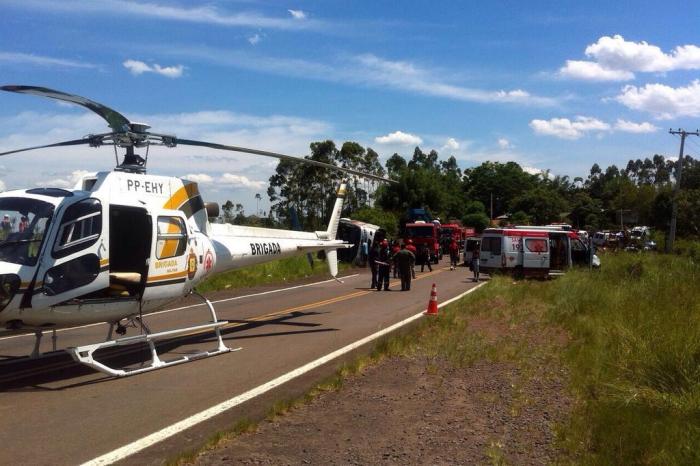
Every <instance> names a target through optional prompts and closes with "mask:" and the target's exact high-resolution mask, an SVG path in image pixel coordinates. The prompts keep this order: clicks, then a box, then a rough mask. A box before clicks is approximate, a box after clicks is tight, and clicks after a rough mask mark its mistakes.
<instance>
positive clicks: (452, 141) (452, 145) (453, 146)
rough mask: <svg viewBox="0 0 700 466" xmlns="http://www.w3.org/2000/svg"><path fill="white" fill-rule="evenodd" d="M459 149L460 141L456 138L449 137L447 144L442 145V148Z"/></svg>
mask: <svg viewBox="0 0 700 466" xmlns="http://www.w3.org/2000/svg"><path fill="white" fill-rule="evenodd" d="M457 149H459V142H457V140H456V139H455V138H447V141H445V145H443V146H442V148H441V149H440V150H457Z"/></svg>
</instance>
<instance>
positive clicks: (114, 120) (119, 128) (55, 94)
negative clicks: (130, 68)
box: [0, 86, 131, 132]
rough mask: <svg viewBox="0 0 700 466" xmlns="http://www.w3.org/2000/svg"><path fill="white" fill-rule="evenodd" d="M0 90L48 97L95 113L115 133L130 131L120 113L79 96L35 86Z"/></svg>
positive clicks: (8, 87)
mask: <svg viewBox="0 0 700 466" xmlns="http://www.w3.org/2000/svg"><path fill="white" fill-rule="evenodd" d="M0 89H2V90H3V91H8V92H18V93H20V94H32V95H36V96H39V97H48V98H50V99H56V100H62V101H64V102H70V103H73V104H77V105H80V106H82V107H85V108H87V109H89V110H92V111H93V112H95V113H97V114H98V115H99V116H101V117H102V118H103V119H105V120H106V121H107V123H108V124H109V127H110V128H112V129H113V130H114V131H115V132H124V131H129V130H130V129H131V122H130V121H129V120H128V119H127V118H126V117H125V116H124V115H122V114H121V113H119V112H117V111H116V110H112V109H111V108H109V107H106V106H104V105H102V104H100V103H98V102H94V101H92V100H90V99H86V98H85V97H81V96H79V95H72V94H66V93H65V92H61V91H55V90H53V89H48V88H46V87H36V86H1V87H0Z"/></svg>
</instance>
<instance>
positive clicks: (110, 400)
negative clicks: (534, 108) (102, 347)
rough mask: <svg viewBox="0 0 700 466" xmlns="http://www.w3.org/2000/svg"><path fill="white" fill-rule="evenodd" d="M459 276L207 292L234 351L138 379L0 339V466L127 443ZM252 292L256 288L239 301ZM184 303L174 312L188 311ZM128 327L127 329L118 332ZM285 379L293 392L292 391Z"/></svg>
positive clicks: (130, 360) (145, 458) (195, 318)
mask: <svg viewBox="0 0 700 466" xmlns="http://www.w3.org/2000/svg"><path fill="white" fill-rule="evenodd" d="M470 275H471V274H470V272H469V271H468V269H466V268H464V267H460V268H458V269H457V270H456V271H450V270H449V269H448V268H446V267H445V262H443V263H442V264H440V266H437V267H436V268H434V269H433V272H432V273H427V272H426V273H424V274H421V273H418V277H417V280H415V281H414V282H413V288H412V290H411V291H410V292H400V291H397V290H398V289H400V284H399V283H398V281H396V280H392V291H391V292H384V291H382V292H377V291H374V290H369V289H368V288H367V286H368V285H369V276H368V275H367V274H366V272H365V273H363V274H361V275H359V276H355V277H350V278H346V279H345V280H344V281H345V283H343V284H341V283H338V282H335V281H328V282H325V283H319V284H312V285H310V286H304V287H299V288H296V289H291V290H283V291H279V292H272V293H269V292H270V291H273V290H275V289H279V288H284V287H276V288H273V287H261V288H258V289H253V290H238V291H236V292H232V293H218V294H215V295H213V296H211V298H212V299H213V300H219V302H218V303H216V304H215V307H216V309H217V312H218V315H219V319H221V320H224V319H225V320H229V322H230V325H229V326H228V327H227V328H226V330H225V336H224V341H225V342H226V344H227V345H228V346H230V347H238V346H240V347H242V349H241V350H240V351H236V352H231V353H225V354H222V355H219V356H215V357H211V358H206V359H202V360H198V361H195V362H192V363H187V364H183V365H178V366H173V367H171V368H166V369H162V370H157V371H153V372H150V373H146V374H141V375H136V376H132V377H127V378H122V379H111V378H107V377H105V376H104V375H103V374H100V373H97V372H94V371H92V370H90V369H88V368H84V367H82V366H79V365H77V364H75V363H73V361H72V360H71V359H70V357H69V356H67V354H66V353H64V352H62V351H58V352H50V350H51V346H52V345H51V338H50V334H49V335H47V336H46V337H45V338H44V341H43V342H42V350H43V351H49V353H48V354H47V355H46V356H45V357H42V358H40V359H35V360H29V359H28V358H27V357H26V356H25V355H27V354H29V352H31V349H32V346H33V336H11V337H7V336H0V438H2V443H3V448H0V464H32V465H35V464H51V465H58V464H77V463H82V462H85V461H89V460H91V459H93V458H96V457H98V456H100V455H102V454H104V453H106V452H109V451H112V450H114V449H116V448H119V447H122V446H123V445H126V444H129V443H130V442H133V441H135V440H138V439H139V438H142V437H144V436H146V435H149V434H151V433H153V432H155V431H157V430H159V429H162V428H164V427H166V426H169V425H171V424H173V423H175V422H178V421H180V420H182V419H183V418H186V417H188V416H191V415H193V414H195V413H198V412H200V411H202V410H204V409H207V408H209V407H211V406H213V405H215V404H217V403H220V402H222V401H224V400H227V399H229V398H231V397H233V396H235V395H237V394H240V393H243V392H245V391H247V390H250V389H252V388H254V387H257V386H259V385H261V384H264V383H265V382H268V381H269V380H272V379H274V378H276V377H278V376H279V375H281V374H284V373H287V372H289V371H290V370H292V369H295V368H297V367H300V366H302V365H304V364H306V363H308V362H309V361H312V360H315V359H317V358H319V357H321V356H324V355H326V354H328V353H330V352H332V351H334V350H337V349H338V348H341V347H343V346H345V345H348V344H350V343H353V342H355V341H357V340H359V339H361V338H363V337H366V336H368V335H370V334H372V333H374V332H376V331H378V330H380V329H383V328H386V327H388V326H390V325H392V324H394V323H396V322H399V321H401V320H403V319H405V318H407V317H409V316H411V315H414V314H416V313H417V312H420V310H421V309H425V307H426V304H427V301H428V298H429V295H430V287H431V285H432V283H433V282H434V283H436V284H437V286H438V300H439V301H440V302H442V301H446V300H447V299H449V298H451V297H454V296H456V295H458V294H460V293H462V292H464V291H466V290H467V289H469V288H471V287H472V286H474V284H473V283H471V280H470V279H468V277H469V276H470ZM253 293H264V294H258V295H257V296H256V295H253V296H246V295H250V294H253ZM196 304H198V303H197V300H196V299H195V298H188V299H187V300H184V301H183V303H182V306H192V305H196ZM208 319H209V316H208V312H207V311H206V309H205V308H204V307H203V306H201V305H200V306H194V307H188V308H185V309H180V310H175V311H171V312H163V313H160V314H157V315H152V316H149V317H147V318H146V322H147V323H148V325H149V326H150V328H151V330H154V331H157V330H166V329H168V328H173V327H180V326H185V325H194V324H200V323H204V322H206V321H207V320H208ZM106 332H107V326H106V325H94V326H88V327H83V328H76V329H70V330H66V331H61V332H58V336H59V339H58V348H59V349H60V348H64V347H67V346H74V345H80V344H88V343H95V342H98V341H101V340H103V339H104V337H105V336H106ZM137 332H138V331H136V330H134V329H130V330H129V333H128V334H127V335H133V334H135V333H137ZM214 347H215V344H214V340H213V338H212V335H211V334H209V335H195V336H191V337H188V338H185V339H178V340H175V341H168V342H164V343H163V344H162V345H160V346H159V351H160V352H161V353H164V355H163V359H169V358H173V357H175V356H177V355H178V354H183V353H188V352H193V351H197V349H200V350H202V349H213V348H214ZM104 356H105V357H106V358H107V360H109V361H110V362H112V363H114V364H126V365H131V366H132V367H133V365H134V364H136V363H137V362H138V361H139V360H141V359H143V358H147V357H148V353H147V352H146V351H145V348H142V347H136V348H134V349H131V350H130V351H129V352H124V349H123V348H120V349H119V350H118V351H117V352H116V353H115V352H107V353H106V354H105V355H104ZM336 365H337V361H335V362H331V363H329V364H328V365H327V366H328V367H326V368H324V370H317V371H315V372H313V373H310V374H309V375H307V376H305V377H300V378H299V380H297V381H295V382H294V383H292V382H289V383H288V384H285V385H284V386H282V387H280V388H279V389H276V390H275V391H274V392H270V393H268V394H266V395H265V396H261V397H259V399H254V400H251V401H248V402H246V403H245V404H244V405H242V406H241V407H239V408H236V409H232V410H230V411H227V412H226V413H224V414H222V415H219V416H216V417H215V418H213V419H211V420H208V421H205V422H203V423H201V424H199V425H197V426H196V427H194V428H191V429H188V430H186V431H184V432H182V433H180V434H178V435H176V436H174V437H172V438H170V439H168V440H166V441H164V442H161V443H159V444H157V445H155V446H153V447H150V448H148V449H146V450H144V451H142V452H139V453H137V454H135V455H133V456H130V457H128V458H127V459H126V460H124V461H123V462H124V463H132V464H133V463H138V464H147V463H152V464H160V462H161V461H162V460H163V459H164V458H166V457H168V456H170V455H172V454H175V453H178V452H180V451H182V450H185V449H187V448H188V447H191V446H196V445H198V444H199V443H201V442H202V440H203V439H206V438H207V436H208V435H210V433H211V432H213V431H214V430H216V429H221V428H224V427H226V426H230V425H231V423H233V422H235V420H236V419H239V418H240V417H242V416H250V417H260V416H261V415H262V414H264V409H266V407H268V406H269V405H270V403H271V402H272V401H274V400H276V399H280V397H285V396H291V395H292V394H295V393H300V392H301V390H303V388H304V387H307V386H308V385H310V384H311V383H312V382H313V381H314V380H316V379H317V378H319V377H322V376H323V375H324V374H329V373H331V372H332V370H333V368H334V367H335V366H336ZM295 384H296V387H297V388H296V390H295V388H294V387H295Z"/></svg>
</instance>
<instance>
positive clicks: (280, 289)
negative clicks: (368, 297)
mask: <svg viewBox="0 0 700 466" xmlns="http://www.w3.org/2000/svg"><path fill="white" fill-rule="evenodd" d="M358 275H360V274H359V273H354V274H352V275H345V276H343V277H340V278H341V279H344V278H353V277H357V276H358ZM335 281H336V279H335V278H331V279H328V280H323V281H320V282H313V283H306V284H304V285H296V286H290V287H289V288H278V289H276V290H270V291H261V292H260V293H253V294H247V295H243V296H234V297H233V298H224V299H219V300H216V301H212V302H211V303H212V304H217V303H225V302H227V301H235V300H237V299H243V298H252V297H255V296H263V295H266V294H272V293H279V292H281V291H290V290H296V289H299V288H304V287H307V286H314V285H322V284H324V283H328V282H335ZM204 305H205V303H197V304H190V305H189V306H182V307H175V308H173V309H165V310H163V311H157V312H150V313H148V314H146V317H150V316H157V315H159V314H165V313H168V312H173V311H181V310H183V309H189V308H191V307H199V306H204ZM96 325H107V324H106V323H105V322H97V323H95V324H88V325H80V326H78V327H68V328H59V329H57V330H56V333H58V332H67V331H69V330H76V329H79V328H87V327H95V326H96ZM49 330H50V329H47V330H46V331H49ZM33 336H34V334H33V333H24V334H22V335H12V336H9V337H0V341H2V340H11V339H13V338H23V337H33Z"/></svg>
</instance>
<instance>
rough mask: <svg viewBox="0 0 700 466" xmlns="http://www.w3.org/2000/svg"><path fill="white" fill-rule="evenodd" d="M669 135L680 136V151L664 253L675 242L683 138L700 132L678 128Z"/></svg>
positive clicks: (670, 131)
mask: <svg viewBox="0 0 700 466" xmlns="http://www.w3.org/2000/svg"><path fill="white" fill-rule="evenodd" d="M668 132H669V133H670V134H680V136H681V150H680V152H679V154H678V166H677V167H676V186H675V187H674V189H673V204H672V207H671V225H670V227H669V229H668V241H666V252H667V253H669V252H671V251H673V243H674V241H675V240H676V220H677V218H678V195H679V194H680V190H681V176H682V174H683V157H684V156H683V148H684V147H685V137H686V136H688V135H690V136H700V131H698V130H695V131H694V132H690V131H685V130H683V129H680V128H678V131H674V130H672V129H669V130H668Z"/></svg>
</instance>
